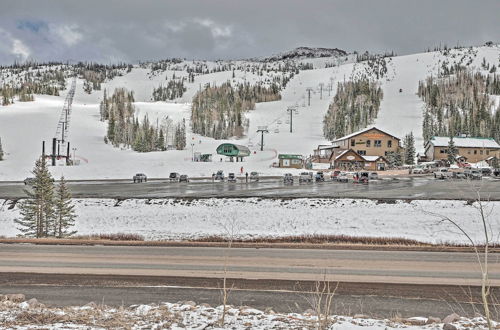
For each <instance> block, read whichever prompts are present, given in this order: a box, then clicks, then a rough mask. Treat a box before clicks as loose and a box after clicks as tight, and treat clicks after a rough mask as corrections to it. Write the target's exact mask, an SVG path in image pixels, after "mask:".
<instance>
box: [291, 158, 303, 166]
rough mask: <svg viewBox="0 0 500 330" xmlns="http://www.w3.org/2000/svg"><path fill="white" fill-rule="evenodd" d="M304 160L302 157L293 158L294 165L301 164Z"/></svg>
mask: <svg viewBox="0 0 500 330" xmlns="http://www.w3.org/2000/svg"><path fill="white" fill-rule="evenodd" d="M300 164H302V161H301V160H300V159H292V165H300Z"/></svg>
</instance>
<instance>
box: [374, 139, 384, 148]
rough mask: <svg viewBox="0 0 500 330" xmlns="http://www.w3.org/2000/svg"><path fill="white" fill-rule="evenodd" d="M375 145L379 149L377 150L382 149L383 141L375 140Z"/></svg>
mask: <svg viewBox="0 0 500 330" xmlns="http://www.w3.org/2000/svg"><path fill="white" fill-rule="evenodd" d="M373 144H374V145H375V147H377V148H380V147H382V141H381V140H375V141H374V142H373Z"/></svg>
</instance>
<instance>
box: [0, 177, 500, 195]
mask: <svg viewBox="0 0 500 330" xmlns="http://www.w3.org/2000/svg"><path fill="white" fill-rule="evenodd" d="M297 181H298V180H295V183H294V184H293V185H285V184H284V183H283V182H282V180H280V179H263V180H261V181H260V182H251V183H245V182H241V181H240V182H237V183H229V182H215V183H212V182H211V181H210V180H206V181H202V180H200V181H192V182H190V183H176V182H168V181H162V180H155V181H150V182H147V183H140V184H134V183H132V182H127V181H120V180H103V181H88V182H83V181H81V182H70V183H69V184H68V186H69V187H70V189H71V191H72V194H73V196H74V197H75V198H120V199H126V198H208V197H229V198H230V197H235V198H236V197H269V198H296V197H324V198H373V199H475V198H476V197H477V196H476V190H478V189H479V190H480V193H481V196H482V198H485V199H490V200H500V180H498V179H493V178H485V179H483V180H481V181H474V182H469V181H465V180H447V181H443V180H435V179H434V178H432V177H411V178H410V177H401V178H386V179H380V180H372V181H370V183H369V184H354V183H352V182H349V183H339V182H323V183H310V184H299V183H298V182H297ZM25 188H26V187H25V186H24V185H23V184H22V183H18V182H17V183H13V182H0V198H3V199H15V198H23V197H25V196H26V195H25V193H24V189H25Z"/></svg>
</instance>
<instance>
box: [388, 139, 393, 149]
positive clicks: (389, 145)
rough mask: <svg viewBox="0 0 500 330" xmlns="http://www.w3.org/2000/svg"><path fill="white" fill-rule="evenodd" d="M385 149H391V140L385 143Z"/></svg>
mask: <svg viewBox="0 0 500 330" xmlns="http://www.w3.org/2000/svg"><path fill="white" fill-rule="evenodd" d="M387 148H392V141H391V140H389V141H387Z"/></svg>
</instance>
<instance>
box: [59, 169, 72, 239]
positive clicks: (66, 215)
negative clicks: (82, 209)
mask: <svg viewBox="0 0 500 330" xmlns="http://www.w3.org/2000/svg"><path fill="white" fill-rule="evenodd" d="M74 208H75V206H74V205H72V204H71V192H70V191H69V189H68V187H67V186H66V181H65V180H64V176H63V177H61V181H60V183H59V185H58V186H57V189H56V198H55V201H54V215H55V216H54V236H55V237H57V238H64V237H68V236H71V235H73V234H75V233H76V231H72V230H70V228H71V227H73V226H74V225H75V219H76V214H75V210H74Z"/></svg>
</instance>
